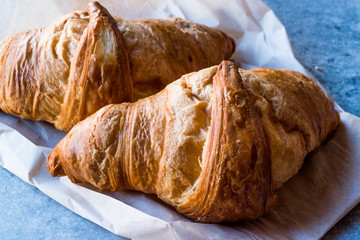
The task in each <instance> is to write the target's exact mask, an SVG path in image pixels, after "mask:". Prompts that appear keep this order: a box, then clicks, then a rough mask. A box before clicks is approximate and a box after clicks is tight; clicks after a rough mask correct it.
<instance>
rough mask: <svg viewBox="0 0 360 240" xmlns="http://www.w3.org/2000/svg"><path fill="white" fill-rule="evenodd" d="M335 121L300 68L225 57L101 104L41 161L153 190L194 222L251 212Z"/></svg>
mask: <svg viewBox="0 0 360 240" xmlns="http://www.w3.org/2000/svg"><path fill="white" fill-rule="evenodd" d="M308 98H311V99H308ZM338 124H339V115H338V113H337V112H336V111H335V109H334V105H333V103H332V102H331V101H330V100H328V99H327V98H326V96H325V94H324V93H323V92H322V90H321V89H320V88H319V87H318V86H317V85H316V84H315V83H314V82H313V81H312V80H311V79H309V78H307V77H305V76H304V75H302V74H300V73H295V72H291V71H288V70H273V69H254V70H250V71H246V70H242V69H238V68H237V67H236V66H235V65H234V64H233V63H231V62H223V63H221V64H220V66H214V67H211V68H207V69H204V70H201V71H199V72H194V73H191V74H187V75H185V76H183V77H182V78H181V79H179V80H177V81H175V82H173V83H171V84H169V85H168V86H167V87H166V88H165V89H164V90H163V91H161V92H160V93H158V94H156V95H153V96H151V97H148V98H145V99H141V100H139V101H137V102H135V103H126V104H117V105H109V106H106V107H104V108H102V109H100V110H99V111H98V112H96V113H95V114H94V115H92V116H90V117H89V118H87V119H86V120H84V121H82V122H80V123H79V124H77V125H76V126H75V127H74V128H73V129H72V130H71V131H70V132H69V133H68V135H67V136H66V137H65V138H64V139H63V140H62V141H61V142H60V143H59V144H58V145H57V146H56V147H55V149H54V150H53V152H52V153H51V154H50V155H49V157H48V169H49V171H50V173H51V174H52V175H53V176H63V175H67V176H68V177H69V178H70V179H71V180H72V181H73V182H84V183H90V184H93V185H94V186H96V187H98V188H101V189H107V190H112V191H117V190H137V191H143V192H145V193H152V194H156V195H157V196H158V197H159V198H160V199H162V200H163V201H165V202H166V203H168V204H170V205H171V206H173V207H174V208H175V209H177V210H178V211H179V212H180V213H182V214H184V215H185V216H187V217H189V218H191V219H193V220H195V221H200V222H224V221H225V222H228V221H238V220H248V219H255V218H257V217H259V216H261V215H263V214H264V213H266V211H267V210H268V209H269V208H270V207H271V205H272V204H273V202H274V191H275V190H276V189H277V188H279V187H280V186H281V185H282V184H283V183H284V182H285V181H287V180H288V179H289V178H290V177H292V176H293V175H295V174H296V172H297V171H298V170H299V169H300V167H301V165H302V163H303V160H304V157H305V155H306V154H307V153H309V152H310V151H312V150H313V149H314V148H316V147H317V146H319V144H320V143H321V142H322V141H323V140H324V139H325V138H326V136H327V135H328V134H329V133H330V132H332V131H333V130H334V129H335V128H336V126H337V125H338Z"/></svg>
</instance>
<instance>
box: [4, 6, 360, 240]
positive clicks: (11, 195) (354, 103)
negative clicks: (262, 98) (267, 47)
mask: <svg viewBox="0 0 360 240" xmlns="http://www.w3.org/2000/svg"><path fill="white" fill-rule="evenodd" d="M265 2H266V3H267V4H268V5H269V6H270V7H271V8H272V9H273V10H274V12H275V14H276V15H277V16H278V17H279V19H280V21H281V22H282V23H283V24H284V25H285V27H286V29H287V32H288V35H289V38H290V41H291V43H292V46H293V49H294V52H295V55H296V57H297V59H298V60H299V61H300V62H301V63H302V64H303V65H304V66H305V68H306V69H308V70H309V71H310V72H311V73H312V74H313V75H314V76H315V77H316V78H317V79H318V80H319V81H320V82H321V83H322V84H323V85H324V86H325V88H326V89H327V90H328V91H329V92H330V93H331V94H332V96H333V97H334V99H335V100H336V101H337V102H338V103H339V105H340V106H341V107H343V108H344V110H346V111H348V112H350V113H352V114H354V115H357V116H360V104H359V102H360V94H359V93H360V92H359V91H360V54H359V53H360V18H359V15H360V1H359V0H346V1H344V0H333V1H329V0H302V1H299V0H286V1H284V0H265ZM0 183H1V185H0V239H122V238H121V237H119V236H116V235H114V234H112V233H110V232H109V231H107V230H105V229H103V228H101V227H99V226H98V225H96V224H94V223H92V222H90V221H88V220H86V219H83V218H82V217H80V216H78V215H77V214H75V213H73V212H71V211H70V210H68V209H66V208H65V207H63V206H61V205H60V204H58V203H57V202H55V201H53V200H52V199H50V198H49V197H47V196H46V195H44V194H42V193H41V192H40V191H39V190H37V189H36V188H34V187H32V186H30V185H29V184H27V183H25V182H23V181H22V180H20V179H19V178H17V177H16V176H14V175H13V174H12V173H10V172H8V171H7V170H5V169H3V168H1V167H0ZM324 239H360V206H359V205H358V206H357V207H355V208H354V209H353V210H352V211H351V212H350V213H348V214H347V215H346V216H345V217H344V218H343V219H342V220H340V221H339V222H338V223H337V224H336V225H335V226H334V227H333V228H332V229H331V230H330V231H329V232H328V233H327V234H326V235H325V237H324Z"/></svg>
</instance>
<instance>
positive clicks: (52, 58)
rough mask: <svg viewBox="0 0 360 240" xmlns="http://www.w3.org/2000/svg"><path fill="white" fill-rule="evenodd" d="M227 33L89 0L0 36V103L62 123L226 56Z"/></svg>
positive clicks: (147, 93) (139, 95)
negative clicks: (128, 13) (47, 21)
mask: <svg viewBox="0 0 360 240" xmlns="http://www.w3.org/2000/svg"><path fill="white" fill-rule="evenodd" d="M234 49H235V44H234V40H233V39H231V38H230V37H228V36H227V35H226V34H224V33H223V32H221V31H220V30H217V29H214V28H210V27H207V26H204V25H201V24H196V23H193V22H190V21H186V20H182V19H178V18H172V19H167V20H162V19H142V20H128V19H125V18H120V17H116V16H112V15H110V13H109V12H108V11H107V10H106V9H105V8H104V7H102V6H101V5H100V4H99V3H97V2H91V3H89V5H88V12H80V11H77V12H74V13H71V14H69V15H66V16H64V17H62V18H60V19H58V20H57V21H55V22H54V23H53V24H52V25H51V26H48V27H45V28H41V29H35V30H31V31H28V32H24V33H20V34H17V35H15V36H12V37H9V38H7V39H5V40H3V41H2V42H0V109H1V110H3V111H4V112H7V113H10V114H14V115H16V116H19V117H22V118H26V119H32V120H44V121H47V122H50V123H52V124H54V125H55V126H56V127H57V128H58V129H60V130H65V131H68V130H69V129H70V128H71V127H72V126H73V125H75V124H76V123H77V122H79V121H80V120H82V119H84V118H86V117H87V116H89V115H91V114H92V113H94V112H95V111H96V110H98V109H100V108H101V107H103V106H105V105H107V104H110V103H121V102H130V101H134V100H137V99H139V98H143V97H147V96H150V95H152V94H154V93H156V92H159V91H160V90H161V89H163V88H164V87H165V86H166V85H167V84H169V83H170V82H172V81H174V80H175V79H177V78H179V77H180V76H181V75H183V74H185V73H189V72H192V71H196V70H200V69H202V68H205V67H209V66H212V65H214V64H218V63H220V62H221V61H222V60H224V59H228V58H229V57H230V56H231V55H232V53H233V51H234Z"/></svg>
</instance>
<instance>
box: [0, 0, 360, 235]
mask: <svg viewBox="0 0 360 240" xmlns="http://www.w3.org/2000/svg"><path fill="white" fill-rule="evenodd" d="M87 2H88V1H85V0H79V1H70V0H67V1H60V0H38V1H37V4H33V1H31V0H17V1H7V0H0V5H1V6H4V7H5V8H6V9H7V11H5V12H3V13H4V15H3V16H2V18H1V19H0V38H1V39H2V38H4V37H6V36H8V35H12V34H15V33H18V32H22V31H26V30H29V29H32V28H37V27H42V26H46V25H48V24H50V23H51V22H52V21H53V20H54V19H55V18H56V17H59V16H61V15H63V14H67V13H68V12H71V11H73V10H79V9H82V10H85V9H86V4H87ZM100 2H101V3H102V4H103V5H104V6H105V7H106V8H107V9H108V10H109V12H110V13H112V14H113V15H118V16H124V17H127V18H132V19H134V18H168V17H180V18H185V19H189V20H192V21H195V22H198V23H202V24H206V25H208V26H212V27H217V28H219V29H221V30H223V31H224V32H226V33H227V34H228V35H230V36H231V37H233V38H234V39H235V40H236V46H237V47H236V52H235V54H234V55H233V57H232V59H233V60H234V61H235V62H237V63H238V65H240V66H241V67H242V68H246V69H248V68H252V67H270V68H287V69H291V70H296V71H300V72H303V73H305V74H308V75H309V73H308V72H307V71H306V70H305V69H304V68H303V67H302V66H301V64H300V63H299V62H298V61H297V60H296V59H295V57H294V55H293V52H292V49H291V46H290V43H289V40H288V37H287V35H286V30H285V28H284V26H283V25H282V24H281V23H280V22H279V20H278V19H277V18H276V16H275V15H274V13H273V11H272V10H271V9H269V8H268V7H267V6H266V5H265V4H264V3H263V2H262V1H260V0H238V1H235V0H233V1H231V0H229V1H226V2H223V1H207V2H206V1H200V0H199V1H197V0H164V1H156V0H154V1H150V0H149V1H142V0H136V1H126V0H121V1H110V0H104V1H100ZM337 109H338V111H339V112H340V116H341V124H340V126H339V128H338V129H337V130H336V131H335V132H334V134H332V135H331V136H330V137H329V138H328V139H327V140H326V141H325V142H324V143H323V144H322V145H321V146H320V147H319V148H318V149H316V150H315V151H313V152H312V153H310V154H309V155H308V156H307V157H306V159H305V164H304V166H303V167H302V169H301V170H300V172H299V173H298V174H297V175H296V176H295V177H293V178H292V179H290V180H289V181H288V182H287V183H286V184H285V185H284V186H283V187H282V188H281V189H280V190H279V191H278V196H279V199H278V202H277V204H276V205H275V207H274V208H273V209H272V210H271V211H270V213H269V214H267V215H266V216H263V217H261V218H259V219H257V220H256V221H249V222H241V223H233V224H200V223H195V222H192V221H190V220H188V219H186V218H185V217H183V216H182V215H181V214H179V213H177V212H176V211H175V210H174V209H172V208H171V207H169V206H168V205H166V204H165V203H163V202H161V201H160V200H158V199H157V198H156V197H155V196H152V195H147V194H143V193H138V192H130V191H124V192H107V191H100V190H97V189H95V188H93V187H91V186H88V185H81V184H73V183H71V182H70V181H69V180H68V179H67V178H66V177H62V178H53V177H51V175H50V174H49V172H48V171H47V169H46V160H47V156H48V154H49V153H50V152H51V149H52V148H53V147H54V146H55V145H56V143H57V142H59V141H60V139H61V138H62V137H63V136H65V133H64V132H60V131H58V130H56V129H55V128H54V127H53V126H51V125H50V124H47V123H43V122H33V121H29V120H23V119H19V118H17V117H14V116H10V115H8V114H5V113H3V112H0V165H1V166H2V167H4V168H6V169H8V170H9V171H11V172H12V173H14V174H15V175H17V176H18V177H20V178H21V179H22V180H24V181H26V182H28V183H29V184H32V185H33V186H36V187H37V188H38V189H40V191H42V192H43V193H44V194H46V195H48V196H50V197H51V198H53V199H54V200H56V201H58V202H59V203H61V204H62V205H64V206H66V207H67V208H69V209H71V210H72V211H74V212H76V213H77V214H79V215H81V216H83V217H84V218H87V219H89V220H91V221H93V222H95V223H97V224H98V225H100V226H102V227H104V228H106V229H108V230H110V231H112V232H113V233H115V234H118V235H121V236H125V237H129V238H132V239H263V238H264V239H265V238H266V239H317V238H320V237H321V236H323V235H324V234H325V233H326V232H327V231H328V230H329V229H330V228H331V227H332V226H333V225H334V224H335V223H336V222H337V221H338V220H340V219H341V218H342V217H343V216H344V215H345V214H346V213H347V212H348V211H350V210H351V209H352V208H353V207H354V206H355V205H356V204H357V203H359V201H360V185H359V184H358V182H360V174H359V173H360V162H359V159H360V149H359V148H358V146H359V145H360V119H359V118H358V117H356V116H353V115H351V114H349V113H347V112H344V111H343V110H342V109H341V108H340V107H339V106H338V105H337Z"/></svg>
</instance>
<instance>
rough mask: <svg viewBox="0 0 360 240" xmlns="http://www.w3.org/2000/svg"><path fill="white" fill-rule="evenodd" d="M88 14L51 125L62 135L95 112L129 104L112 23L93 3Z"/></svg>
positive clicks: (125, 63) (126, 74) (122, 53)
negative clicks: (63, 97)
mask: <svg viewBox="0 0 360 240" xmlns="http://www.w3.org/2000/svg"><path fill="white" fill-rule="evenodd" d="M88 13H89V16H90V21H89V24H88V26H87V28H86V29H85V31H84V33H83V34H82V36H81V40H80V43H79V45H78V47H77V49H76V52H75V55H74V57H73V62H72V64H71V68H70V77H69V82H68V85H67V89H66V95H65V100H64V103H63V104H62V108H61V114H60V116H59V119H58V120H57V122H56V123H55V126H56V127H57V128H58V129H63V130H65V131H68V130H70V129H71V128H72V127H73V126H74V125H75V124H76V123H77V122H79V121H81V120H83V119H84V118H86V117H87V116H89V115H91V114H92V113H94V112H95V111H97V110H98V109H99V108H101V107H103V106H105V105H107V104H109V103H121V102H129V101H131V97H132V81H131V76H130V67H129V60H128V56H127V52H126V50H125V47H124V45H123V41H122V39H121V35H120V33H119V29H118V28H117V25H116V22H115V20H114V19H113V17H112V16H111V15H110V14H109V12H108V11H107V10H106V9H105V8H104V7H102V6H101V5H100V4H99V3H97V2H92V3H89V5H88ZM90 99H91V100H90Z"/></svg>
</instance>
